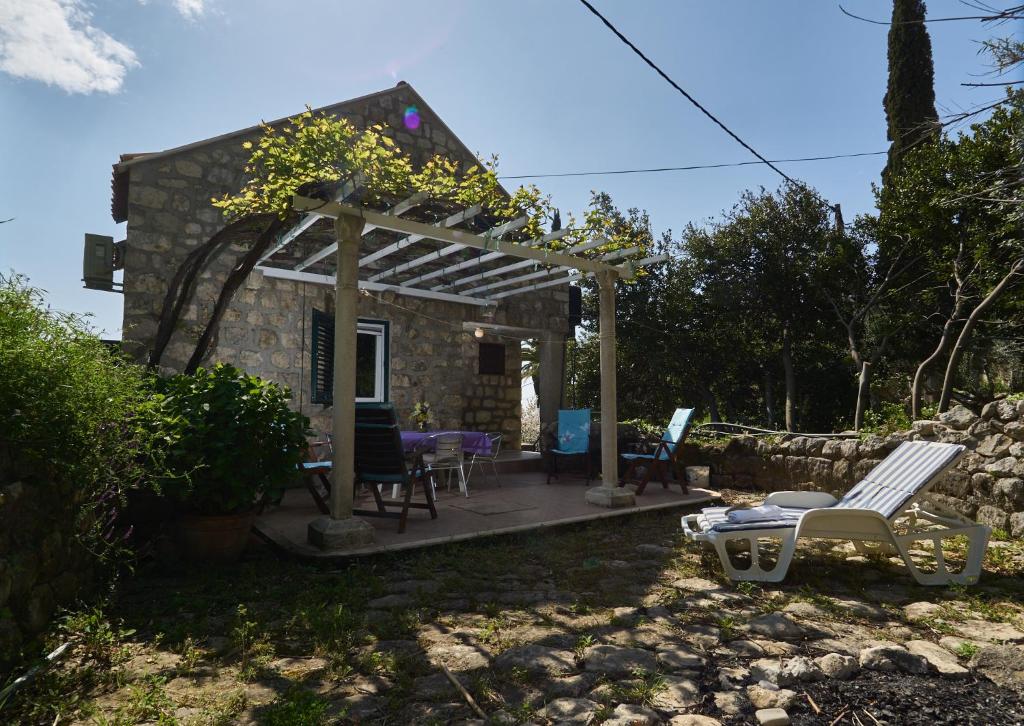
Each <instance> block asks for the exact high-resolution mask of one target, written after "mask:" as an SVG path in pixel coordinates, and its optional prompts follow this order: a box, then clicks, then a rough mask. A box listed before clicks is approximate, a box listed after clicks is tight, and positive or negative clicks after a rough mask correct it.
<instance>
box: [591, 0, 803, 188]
mask: <svg viewBox="0 0 1024 726" xmlns="http://www.w3.org/2000/svg"><path fill="white" fill-rule="evenodd" d="M580 2H581V3H582V4H583V5H584V6H585V7H586V8H587V10H589V11H590V12H591V13H593V14H594V15H595V16H597V18H598V19H599V20H600V21H601V22H602V23H604V24H605V26H607V28H608V29H609V30H610V31H612V32H613V33H615V35H616V36H617V37H618V38H619V40H621V41H622V42H623V43H625V44H626V45H627V46H629V48H630V49H631V50H632V51H633V52H634V53H636V54H637V55H638V56H640V58H642V59H643V61H644V63H646V64H647V65H649V66H650V67H651V68H653V69H654V71H655V72H656V73H657V74H658V75H659V76H661V77H662V78H664V79H665V80H666V81H667V82H668V84H669V85H670V86H672V87H673V88H674V89H676V90H677V91H679V93H681V94H682V95H683V97H684V98H686V100H687V101H689V102H690V103H692V104H693V105H694V106H696V107H697V108H698V109H699V110H700V111H701V113H703V114H704V115H705V116H707V117H708V118H709V119H711V120H712V121H714V122H715V123H716V124H718V126H719V127H720V128H721V129H722V130H723V131H725V133H727V134H729V136H731V137H732V138H734V139H735V140H736V141H737V142H739V144H740V145H741V146H742V147H743V148H744V149H746V150H747V151H749V152H750V153H751V154H753V155H754V156H756V157H757V158H758V159H760V160H761V162H762V163H764V164H766V165H767V166H768V168H769V169H771V170H772V171H774V172H775V173H776V174H778V175H779V176H781V177H782V178H783V179H785V180H786V181H788V182H789V183H790V184H797V182H796V181H795V180H794V179H792V178H790V177H789V175H787V174H786V173H785V172H784V171H782V170H781V169H779V168H778V167H777V166H775V165H774V164H772V162H770V161H768V159H766V158H764V157H763V156H761V155H760V154H759V153H757V151H755V150H754V147H752V146H751V145H750V144H748V143H747V142H746V141H744V140H743V139H741V138H740V137H739V136H737V135H736V134H735V133H733V131H732V130H731V129H730V128H729V127H728V126H726V125H725V124H724V123H722V122H721V121H719V120H718V118H717V117H716V116H715V115H714V114H713V113H711V112H710V111H708V110H707V109H706V108H704V107H703V106H702V105H701V104H700V103H699V102H698V101H697V99H695V98H694V97H693V96H691V95H690V94H689V93H687V92H686V91H684V90H683V88H682V86H680V85H679V84H678V83H676V82H675V81H673V80H672V78H671V77H669V75H668V74H667V73H665V71H663V70H661V68H659V67H658V65H657V64H656V63H655V62H654V61H652V60H651V59H650V58H648V57H647V56H646V55H644V53H643V51H641V50H640V49H639V48H637V47H636V46H635V45H633V43H632V42H631V41H630V40H629V38H627V37H626V36H625V35H623V34H622V33H621V32H620V31H619V29H618V28H616V27H615V26H614V25H612V24H611V22H609V20H608V19H607V18H606V17H605V16H603V15H601V13H599V12H598V11H597V8H595V7H594V6H593V5H591V4H590V3H589V2H587V0H580Z"/></svg>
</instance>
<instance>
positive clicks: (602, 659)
mask: <svg viewBox="0 0 1024 726" xmlns="http://www.w3.org/2000/svg"><path fill="white" fill-rule="evenodd" d="M586 661H587V670H588V671H597V672H600V673H607V674H608V675H617V676H631V675H633V672H634V671H637V670H642V671H647V672H648V673H654V672H655V671H656V670H657V669H658V661H657V659H656V658H655V657H654V653H651V652H650V651H648V650H643V649H641V648H621V647H619V646H617V645H595V646H594V647H593V648H590V649H589V650H588V651H587V657H586Z"/></svg>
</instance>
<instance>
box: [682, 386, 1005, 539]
mask: <svg viewBox="0 0 1024 726" xmlns="http://www.w3.org/2000/svg"><path fill="white" fill-rule="evenodd" d="M917 440H924V441H943V442H949V443H956V444H963V445H964V446H966V447H967V449H968V450H967V452H966V453H965V454H964V456H963V458H962V459H961V460H960V462H959V463H958V464H957V466H956V467H955V468H953V469H952V470H950V472H949V473H948V474H947V475H946V476H945V477H944V478H943V479H942V481H941V482H939V483H938V484H937V485H936V486H935V488H934V490H933V491H934V492H935V494H933V495H932V496H933V498H934V499H935V500H936V501H937V503H939V504H942V505H945V506H947V507H950V508H952V509H954V510H956V511H958V512H960V513H962V514H964V515H966V516H968V517H971V518H974V519H976V520H977V521H979V522H982V523H983V524H987V525H989V526H991V527H997V528H999V529H1003V530H1006V531H1007V532H1009V533H1010V534H1011V535H1013V536H1015V537H1021V536H1024V401H1016V402H1014V401H996V402H993V403H990V404H988V405H987V406H985V408H984V409H983V410H982V412H981V415H980V416H979V415H976V414H974V413H972V412H971V411H970V410H968V409H967V408H965V407H963V406H957V407H956V408H953V409H951V410H950V411H947V412H946V413H944V414H942V415H940V416H939V417H938V418H937V419H936V420H929V421H916V422H915V423H914V427H913V429H912V430H910V431H904V432H900V433H895V434H890V435H888V436H885V437H881V436H865V437H863V438H861V439H822V438H807V437H803V436H795V437H792V438H789V439H788V440H785V441H781V442H776V441H768V440H764V439H755V438H753V437H749V436H743V437H736V438H733V439H731V440H730V441H729V442H728V443H727V444H726V445H724V446H721V445H707V446H694V445H691V446H688V447H687V451H686V452H685V459H684V460H685V461H686V463H688V464H708V465H710V466H711V484H712V486H716V487H719V488H721V487H738V488H759V489H764V490H766V491H778V490H782V489H814V490H824V491H830V492H832V493H833V494H840V495H841V494H842V493H843V492H846V491H847V490H848V489H849V488H850V487H852V486H853V485H854V484H855V483H856V482H857V481H859V480H860V479H861V478H862V477H863V476H864V475H865V474H867V472H868V471H870V470H871V469H872V468H874V466H875V465H876V464H878V462H879V461H881V459H883V458H884V457H885V456H886V455H887V454H888V453H889V452H890V451H892V450H893V449H895V448H896V447H897V446H898V445H899V444H900V443H902V442H904V441H917Z"/></svg>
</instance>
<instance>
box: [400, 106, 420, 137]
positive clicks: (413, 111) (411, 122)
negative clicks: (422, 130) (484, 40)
mask: <svg viewBox="0 0 1024 726" xmlns="http://www.w3.org/2000/svg"><path fill="white" fill-rule="evenodd" d="M402 120H403V121H404V122H405V128H407V129H409V130H410V131H415V130H416V129H418V128H419V127H420V112H419V109H418V108H416V107H415V106H407V107H406V109H405V114H404V116H403V119H402Z"/></svg>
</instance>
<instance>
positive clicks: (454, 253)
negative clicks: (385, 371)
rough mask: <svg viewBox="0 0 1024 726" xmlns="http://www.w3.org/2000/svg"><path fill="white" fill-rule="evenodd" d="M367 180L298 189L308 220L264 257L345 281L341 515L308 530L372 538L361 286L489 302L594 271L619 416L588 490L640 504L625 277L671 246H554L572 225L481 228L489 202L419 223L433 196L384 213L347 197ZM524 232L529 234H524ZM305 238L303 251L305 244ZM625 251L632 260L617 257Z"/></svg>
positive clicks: (336, 486)
mask: <svg viewBox="0 0 1024 726" xmlns="http://www.w3.org/2000/svg"><path fill="white" fill-rule="evenodd" d="M359 187H360V180H358V179H357V180H353V181H350V182H347V183H346V184H344V185H343V186H342V187H341V189H340V190H339V191H338V193H337V194H336V195H334V197H333V200H332V201H327V202H325V201H323V200H320V199H311V198H308V197H303V196H295V197H294V198H293V205H292V206H293V208H294V209H295V210H296V211H297V212H299V213H300V214H302V217H301V219H300V221H299V222H298V223H297V224H296V225H295V226H294V227H292V228H291V229H290V230H288V231H287V232H286V233H285V234H284V235H283V236H282V237H281V238H280V240H279V241H278V242H277V243H276V244H275V245H274V246H273V247H272V248H271V249H270V250H268V252H267V253H266V254H265V255H264V256H263V257H262V258H261V260H260V262H259V264H258V265H257V269H258V270H260V271H261V272H262V273H263V274H264V275H265V276H267V277H274V278H281V279H286V280H296V281H301V282H307V283H314V284H321V285H329V286H332V287H334V288H335V291H336V294H335V317H334V321H335V322H334V324H335V335H334V345H335V349H334V379H333V380H334V404H333V424H332V426H333V438H334V456H335V460H334V467H333V471H334V482H333V485H332V487H331V501H330V510H331V513H330V516H329V517H322V518H320V519H318V520H316V521H314V522H312V523H311V524H310V527H309V537H310V540H311V541H313V542H314V543H315V544H318V545H319V546H320V547H322V548H344V547H354V546H359V545H363V544H368V543H369V542H371V541H372V539H373V528H372V527H371V526H370V525H369V524H367V523H366V522H364V521H362V520H360V519H356V518H354V517H353V516H352V509H353V492H354V486H353V484H354V482H353V471H354V453H355V452H354V440H355V379H356V358H355V346H354V345H351V344H350V341H353V340H355V339H356V336H357V324H358V311H357V306H358V297H359V291H360V290H367V291H372V292H390V293H394V294H398V295H406V296H410V297H415V298H421V299H428V300H439V301H445V302H451V303H460V304H464V305H471V306H476V307H479V308H483V309H485V310H486V309H493V308H494V307H495V306H498V305H500V304H501V301H502V300H504V299H506V298H509V297H513V296H516V295H524V294H528V293H531V292H534V291H536V290H541V289H544V288H547V287H554V286H557V285H566V284H568V283H570V282H573V281H576V280H581V279H583V278H585V277H596V278H597V282H598V288H599V300H600V364H601V417H602V422H603V423H605V424H608V423H609V422H610V423H611V425H603V426H602V427H601V471H602V477H601V485H600V486H598V487H595V488H592V489H590V490H589V491H588V492H587V494H586V498H587V501H588V502H591V503H593V504H597V505H600V506H605V507H619V506H629V505H631V504H633V501H634V500H633V494H632V492H630V491H629V490H628V489H625V488H620V487H619V486H618V481H617V479H618V451H617V446H616V433H617V431H616V429H617V427H616V426H615V422H616V420H617V410H616V400H615V388H616V383H615V281H616V280H617V279H619V278H630V277H632V276H633V274H634V270H635V269H636V268H637V267H640V266H643V265H648V264H653V263H655V262H660V261H662V260H664V259H665V256H657V257H647V258H644V259H640V260H636V261H628V260H627V258H629V257H633V256H636V255H637V254H638V253H640V249H639V248H632V249H626V250H616V251H614V252H611V253H607V254H602V255H600V256H599V257H597V258H590V257H584V256H583V255H582V253H585V252H588V251H592V250H594V249H597V248H599V247H601V246H604V245H607V244H608V240H607V239H605V238H603V237H599V238H597V239H594V240H592V241H589V242H585V243H582V244H578V245H576V246H573V247H571V248H569V249H566V250H564V251H556V250H553V249H551V247H550V245H551V243H552V242H555V241H556V240H559V239H561V238H562V237H564V236H565V235H566V233H567V231H568V230H560V231H556V232H551V233H550V234H546V235H544V236H542V237H540V238H538V239H532V240H519V241H514V240H511V239H507V237H508V236H509V235H513V234H515V233H517V232H518V231H519V230H521V229H522V228H523V227H525V226H526V223H527V219H526V218H525V217H521V218H518V219H514V220H512V221H510V222H505V223H502V224H500V225H497V226H494V227H491V228H488V229H484V230H483V231H480V230H479V229H478V230H476V231H474V229H473V228H472V227H473V226H476V227H480V226H481V223H480V217H481V216H482V213H483V210H482V209H481V207H479V206H473V207H469V208H466V209H463V210H460V211H457V212H454V213H451V214H448V215H447V216H446V217H444V218H443V219H441V221H439V222H437V223H434V224H429V223H427V222H422V221H415V220H413V219H410V218H408V217H404V216H403V215H406V214H408V213H410V212H412V211H413V210H416V209H418V208H422V207H423V206H424V205H429V204H430V202H431V200H430V199H429V198H428V197H427V195H426V194H422V193H420V194H414V195H412V196H410V197H409V198H407V199H404V200H402V201H400V202H398V203H396V204H394V205H392V206H391V207H390V208H387V209H386V210H384V211H374V210H371V209H368V208H365V207H364V206H362V205H359V204H357V203H352V202H350V201H348V199H349V197H351V196H353V195H354V194H355V193H356V192H357V191H358V190H359ZM325 218H326V219H328V220H333V225H332V227H333V229H332V230H325V228H324V225H323V224H317V223H318V222H319V221H320V220H321V219H325ZM331 231H332V232H333V233H330V232H331ZM325 232H327V234H325ZM518 236H520V237H522V236H523V235H522V233H521V232H520V233H519V234H518ZM302 243H304V247H305V249H298V248H299V247H302V246H303V244H302ZM289 248H291V249H289ZM622 260H627V261H625V262H622V263H620V264H612V263H613V262H616V261H622ZM332 261H333V262H334V264H333V265H332V264H331V262H332ZM483 325H484V327H492V328H497V327H501V326H493V325H491V326H487V324H483Z"/></svg>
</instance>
